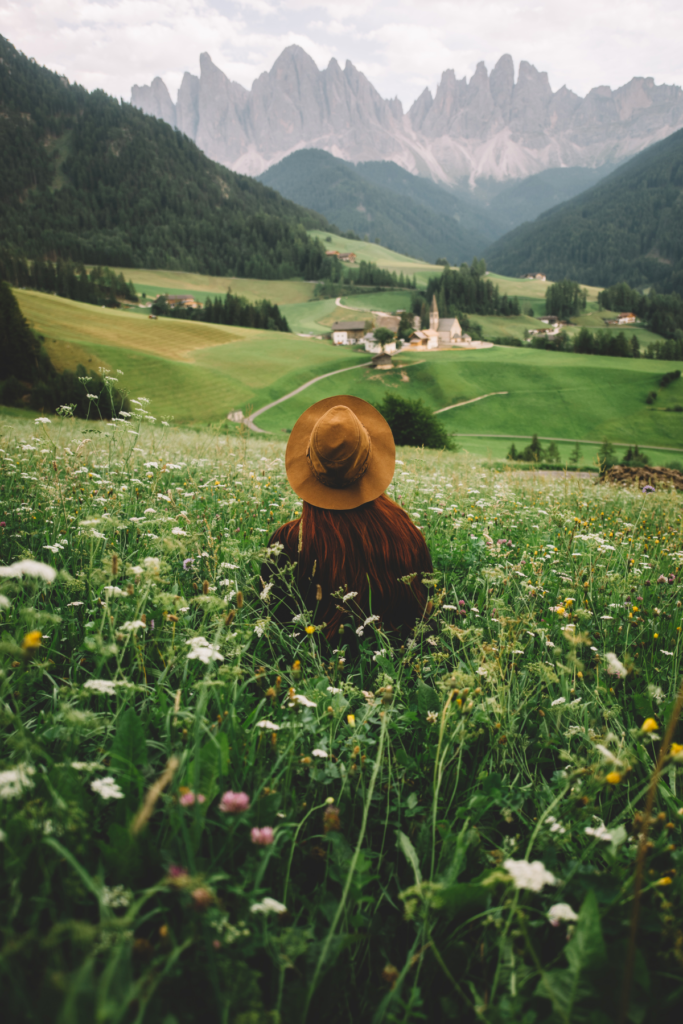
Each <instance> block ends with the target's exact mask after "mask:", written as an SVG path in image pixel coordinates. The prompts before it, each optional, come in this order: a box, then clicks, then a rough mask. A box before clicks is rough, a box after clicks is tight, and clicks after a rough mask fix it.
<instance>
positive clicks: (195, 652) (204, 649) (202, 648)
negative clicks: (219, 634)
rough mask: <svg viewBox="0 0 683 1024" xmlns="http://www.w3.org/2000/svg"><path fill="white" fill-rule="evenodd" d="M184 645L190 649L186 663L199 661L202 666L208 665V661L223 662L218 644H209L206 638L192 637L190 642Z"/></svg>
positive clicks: (187, 641)
mask: <svg viewBox="0 0 683 1024" xmlns="http://www.w3.org/2000/svg"><path fill="white" fill-rule="evenodd" d="M185 643H186V644H187V645H188V646H189V647H190V651H189V652H188V655H187V660H188V661H193V660H197V661H201V662H202V663H203V664H204V665H208V664H209V662H210V661H225V658H224V657H223V655H222V654H221V653H220V651H219V648H218V644H212V643H210V642H209V641H208V640H207V639H206V637H203V636H193V637H192V639H191V640H186V641H185Z"/></svg>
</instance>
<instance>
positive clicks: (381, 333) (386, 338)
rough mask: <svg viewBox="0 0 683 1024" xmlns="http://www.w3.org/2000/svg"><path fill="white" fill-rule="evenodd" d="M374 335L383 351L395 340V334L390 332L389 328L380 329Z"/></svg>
mask: <svg viewBox="0 0 683 1024" xmlns="http://www.w3.org/2000/svg"><path fill="white" fill-rule="evenodd" d="M374 335H375V341H377V342H379V344H380V345H381V346H382V350H384V346H385V345H388V344H389V342H390V341H393V340H394V335H393V332H392V331H390V330H389V328H388V327H378V328H377V329H376V330H375V331H374Z"/></svg>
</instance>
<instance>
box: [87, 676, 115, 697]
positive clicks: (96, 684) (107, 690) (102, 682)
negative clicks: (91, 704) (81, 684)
mask: <svg viewBox="0 0 683 1024" xmlns="http://www.w3.org/2000/svg"><path fill="white" fill-rule="evenodd" d="M85 689H86V690H94V691H95V693H104V694H106V695H107V696H108V697H111V696H112V695H113V694H115V693H116V683H114V682H112V681H111V680H110V679H90V680H89V681H88V682H87V683H85Z"/></svg>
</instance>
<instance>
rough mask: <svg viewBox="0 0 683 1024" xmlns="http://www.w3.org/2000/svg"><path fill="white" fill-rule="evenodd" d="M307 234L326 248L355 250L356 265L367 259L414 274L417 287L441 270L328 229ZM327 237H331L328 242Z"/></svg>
mask: <svg viewBox="0 0 683 1024" xmlns="http://www.w3.org/2000/svg"><path fill="white" fill-rule="evenodd" d="M308 234H309V235H311V236H312V237H313V238H319V239H320V241H321V242H322V243H323V245H324V246H325V248H326V249H337V250H338V251H339V252H355V254H356V265H358V264H359V263H360V261H361V260H367V261H369V262H371V263H376V264H377V266H378V267H381V268H382V270H391V271H393V272H394V273H395V274H407V275H409V276H410V277H411V278H412V277H413V276H415V277H416V279H417V286H418V288H423V287H424V286H425V285H426V284H427V281H428V280H429V278H430V277H434V275H435V274H440V273H441V270H442V267H436V266H433V265H432V264H431V263H424V262H423V261H422V260H416V259H413V258H412V256H403V255H402V254H401V253H398V252H394V251H393V250H392V249H386V248H385V247H384V246H383V245H376V244H375V243H374V242H359V241H356V240H355V239H350V238H343V237H342V236H341V235H334V234H330V232H328V231H309V232H308ZM328 238H330V239H331V240H330V241H329V242H328V241H327V239H328Z"/></svg>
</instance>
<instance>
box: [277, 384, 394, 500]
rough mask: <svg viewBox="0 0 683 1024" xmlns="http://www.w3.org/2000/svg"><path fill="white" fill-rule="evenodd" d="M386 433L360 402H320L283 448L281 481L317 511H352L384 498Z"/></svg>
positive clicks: (388, 466) (389, 438)
mask: <svg viewBox="0 0 683 1024" xmlns="http://www.w3.org/2000/svg"><path fill="white" fill-rule="evenodd" d="M395 462H396V448H395V446H394V438H393V434H392V433H391V427H390V426H389V424H388V423H387V421H386V420H385V419H384V416H382V414H381V413H379V412H378V411H377V409H375V407H374V406H372V405H370V404H369V403H368V402H364V401H363V399H362V398H355V397H354V396H353V395H335V396H334V398H323V400H322V401H321V402H316V403H315V405H312V406H311V407H310V409H307V410H306V412H304V413H302V414H301V416H300V417H299V419H298V420H297V421H296V424H295V425H294V429H293V430H292V433H291V434H290V436H289V442H288V444H287V454H286V456H285V465H286V468H287V479H288V480H289V482H290V484H291V485H292V488H293V489H294V490H295V491H296V493H297V494H298V495H299V497H300V498H303V500H304V501H307V502H308V503H309V504H310V505H316V506H317V507H318V508H329V509H350V508H358V506H359V505H364V504H365V502H367V501H374V500H375V498H378V497H379V496H380V494H384V492H385V491H386V489H387V487H388V486H389V484H390V483H391V479H392V477H393V475H394V464H395Z"/></svg>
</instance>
